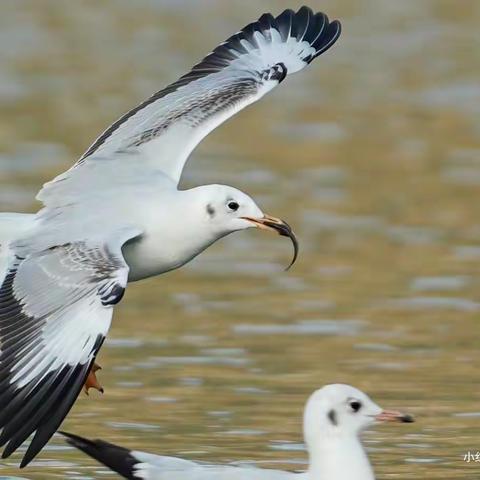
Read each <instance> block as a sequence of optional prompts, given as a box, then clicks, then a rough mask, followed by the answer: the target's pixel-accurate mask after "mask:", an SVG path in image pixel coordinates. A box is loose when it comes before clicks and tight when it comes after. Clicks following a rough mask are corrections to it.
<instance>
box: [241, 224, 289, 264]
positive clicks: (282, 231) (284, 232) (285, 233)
mask: <svg viewBox="0 0 480 480" xmlns="http://www.w3.org/2000/svg"><path fill="white" fill-rule="evenodd" d="M243 219H244V220H248V221H250V222H252V223H253V224H254V225H255V226H256V227H258V228H262V229H264V230H273V231H275V232H277V233H278V234H279V235H280V236H282V237H288V238H290V240H291V242H292V245H293V258H292V261H291V262H290V264H289V265H288V267H287V268H286V269H285V270H289V269H290V267H291V266H292V265H293V264H294V263H295V261H296V260H297V257H298V240H297V237H296V236H295V233H294V232H293V230H292V228H291V227H290V225H289V224H288V223H287V222H285V221H284V220H280V219H279V218H276V217H272V216H270V215H264V216H263V217H262V218H251V217H243Z"/></svg>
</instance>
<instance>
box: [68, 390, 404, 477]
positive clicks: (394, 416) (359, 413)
mask: <svg viewBox="0 0 480 480" xmlns="http://www.w3.org/2000/svg"><path fill="white" fill-rule="evenodd" d="M375 422H405V423H410V422H413V418H412V417H411V416H410V415H407V414H404V413H400V412H396V411H392V410H382V409H381V408H380V407H379V406H378V405H376V404H375V403H373V401H372V400H371V399H370V398H369V397H368V396H367V395H365V394H364V393H363V392H361V391H360V390H358V389H356V388H354V387H351V386H350V385H342V384H336V385H327V386H325V387H323V388H321V389H320V390H317V391H316V392H315V393H313V395H312V396H311V397H310V399H309V400H308V402H307V405H306V407H305V413H304V437H305V442H306V445H307V449H308V455H309V467H308V471H307V472H304V473H292V472H286V471H280V470H270V469H263V468H262V469H260V468H252V467H248V468H241V467H237V466H231V465H211V464H205V463H198V462H193V461H190V460H184V459H181V458H177V457H165V456H160V455H154V454H151V453H146V452H140V451H136V450H128V449H126V448H123V447H119V446H117V445H113V444H112V443H108V442H104V441H102V440H87V439H86V438H82V437H80V436H78V435H73V434H71V433H67V432H60V433H61V434H62V435H64V436H65V437H67V442H68V443H69V444H70V445H73V446H74V447H77V448H79V449H80V450H82V451H83V452H85V453H86V454H87V455H90V456H91V457H93V458H94V459H95V460H97V461H99V462H100V463H103V464H104V465H106V466H107V467H109V468H110V469H112V470H114V471H115V472H117V473H119V474H120V475H121V476H122V477H124V478H128V479H130V480H135V479H139V478H142V479H144V480H164V479H165V480H167V479H168V480H317V479H322V478H324V479H335V480H374V478H375V477H374V474H373V471H372V467H371V465H370V462H369V460H368V457H367V454H366V453H365V450H364V449H363V446H362V443H361V441H360V439H359V434H360V433H361V432H362V431H363V430H364V429H365V428H367V427H368V426H370V425H372V424H373V423H375Z"/></svg>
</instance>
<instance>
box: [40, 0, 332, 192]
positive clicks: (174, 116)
mask: <svg viewBox="0 0 480 480" xmlns="http://www.w3.org/2000/svg"><path fill="white" fill-rule="evenodd" d="M339 35H340V23H339V22H338V21H333V22H329V20H328V17H327V16H326V15H325V14H323V13H313V12H312V10H311V9H310V8H308V7H302V8H300V10H299V11H298V12H296V13H295V12H293V11H292V10H285V11H284V12H283V13H282V14H280V15H279V16H278V17H276V18H274V17H273V16H272V15H271V14H264V15H262V16H261V17H260V18H259V20H258V21H256V22H254V23H251V24H249V25H247V26H246V27H245V28H244V29H242V30H241V31H240V32H238V33H236V34H235V35H233V36H232V37H230V38H229V39H228V40H226V41H225V42H223V43H222V44H220V45H219V46H218V47H217V48H215V50H213V52H212V53H210V54H209V55H207V56H206V57H205V58H204V59H203V60H202V61H201V62H200V63H198V64H197V65H195V66H194V67H193V68H192V70H191V71H190V72H189V73H187V74H186V75H184V76H183V77H181V78H180V79H179V80H177V81H176V82H175V83H172V84H171V85H169V86H168V87H166V88H165V89H163V90H161V91H159V92H157V93H155V94H154V95H153V96H152V97H150V98H149V99H148V100H146V101H145V102H143V103H142V104H141V105H138V106H137V107H135V108H134V109H133V110H131V111H129V112H128V113H126V114H125V115H124V116H123V117H121V118H120V119H119V120H118V121H116V122H115V123H114V124H113V125H111V126H110V127H109V128H108V129H107V130H106V131H105V132H104V133H102V135H100V137H99V138H98V139H97V140H96V141H95V142H94V143H93V145H92V146H91V147H90V148H89V149H88V150H87V151H86V153H85V154H84V155H83V157H82V158H81V159H80V160H79V162H78V163H77V164H76V165H75V167H74V168H73V169H71V170H70V171H69V172H68V174H69V175H72V174H74V172H75V170H76V169H79V168H80V167H81V166H82V165H83V164H86V163H89V162H94V161H98V162H102V161H103V162H105V161H106V160H107V159H112V158H115V159H116V161H117V162H118V163H119V164H124V163H125V162H131V163H133V164H134V166H133V167H132V168H138V162H142V167H143V168H147V167H150V169H151V170H156V171H161V172H163V173H164V174H166V175H167V176H168V177H170V178H171V179H172V180H173V181H174V182H176V183H178V181H179V179H180V176H181V173H182V169H183V167H184V164H185V162H186V160H187V158H188V156H189V154H190V152H191V151H192V150H193V149H194V148H195V146H196V145H197V144H198V143H199V142H200V141H201V140H202V139H203V138H204V137H205V136H206V135H207V134H208V133H209V132H211V131H212V130H213V129H214V128H216V127H217V126H218V125H220V124H221V123H222V122H224V121H225V120H227V119H228V118H229V117H231V116H232V115H234V114H235V113H236V112H238V111H239V110H241V109H243V108H244V107H246V106H247V105H249V104H251V103H253V102H255V101H256V100H258V99H260V98H261V97H262V96H263V95H265V94H266V93H267V92H268V91H270V90H271V89H273V88H274V87H275V86H277V85H278V84H279V83H280V82H281V81H282V80H283V79H284V78H285V77H286V76H287V75H289V74H291V73H295V72H297V71H299V70H301V69H302V68H304V67H305V66H307V65H308V64H309V63H310V62H311V61H312V60H313V59H314V58H316V57H317V56H318V55H320V54H321V53H323V52H325V51H326V50H328V49H329V48H330V47H331V46H332V45H333V44H334V43H335V41H336V40H337V38H338V37H339ZM112 167H113V168H115V167H114V166H113V165H112ZM61 178H62V179H64V178H65V176H64V175H63V176H61ZM54 187H55V183H54V182H53V183H52V182H51V183H50V184H47V186H46V187H45V188H44V191H42V192H41V194H40V196H39V199H41V200H42V201H43V200H44V198H45V197H46V196H47V194H48V190H50V189H52V188H54Z"/></svg>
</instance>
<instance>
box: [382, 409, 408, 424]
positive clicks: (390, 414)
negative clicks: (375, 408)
mask: <svg viewBox="0 0 480 480" xmlns="http://www.w3.org/2000/svg"><path fill="white" fill-rule="evenodd" d="M375 420H377V421H378V422H400V423H413V422H414V421H415V420H414V418H413V417H412V416H411V415H409V414H408V413H402V412H396V411H394V410H384V411H383V412H381V413H379V414H378V415H376V416H375Z"/></svg>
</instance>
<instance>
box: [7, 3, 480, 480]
mask: <svg viewBox="0 0 480 480" xmlns="http://www.w3.org/2000/svg"><path fill="white" fill-rule="evenodd" d="M308 4H309V5H310V6H311V7H312V8H313V9H316V10H323V11H325V12H326V13H327V14H328V15H329V16H330V18H339V19H340V20H341V21H342V23H343V27H344V28H343V35H342V37H341V38H340V40H339V42H338V43H337V44H336V45H335V46H334V47H333V48H332V49H331V50H330V51H329V52H328V53H327V54H325V55H324V56H322V57H320V58H319V59H318V60H317V61H315V62H314V63H313V64H312V65H311V67H310V68H308V69H307V70H305V71H303V72H301V74H299V75H296V76H294V77H293V78H292V77H289V78H288V81H286V82H285V83H284V84H282V85H281V86H280V88H278V89H276V90H275V91H274V92H273V93H272V94H270V95H269V96H267V97H266V98H264V99H263V100H262V101H261V102H260V103H257V104H255V105H254V106H252V107H250V108H248V109H247V110H246V111H243V112H242V113H240V114H239V115H238V116H236V117H235V118H234V119H232V120H231V121H229V122H228V123H227V124H226V125H224V126H222V127H221V128H220V129H218V130H216V131H215V132H214V133H213V134H211V135H210V136H209V137H208V139H207V140H206V141H204V142H203V143H202V144H201V146H200V148H198V149H197V150H196V151H195V152H194V154H193V158H192V160H191V162H190V164H189V165H188V168H187V170H186V173H185V176H184V178H183V182H182V185H183V186H184V187H186V188H188V187H189V186H193V185H197V184H202V183H220V182H221V183H227V184H232V185H235V186H236V187H238V188H241V189H244V190H246V191H248V192H249V193H251V194H252V196H253V197H254V198H255V199H256V200H257V201H258V203H259V204H260V205H261V207H262V208H263V209H264V211H267V212H269V213H271V214H273V215H277V216H281V217H282V218H285V219H287V220H288V221H289V223H291V225H293V226H294V227H295V229H296V231H297V233H298V235H299V238H300V243H301V256H300V259H299V261H298V262H297V264H296V265H295V266H294V268H292V270H291V271H289V272H284V271H283V266H285V265H286V264H287V263H288V260H289V258H290V254H291V252H290V245H289V243H288V241H287V240H284V239H281V238H279V237H274V236H268V235H265V234H260V233H256V232H252V231H249V232H244V233H238V234H236V235H232V236H231V237H229V238H226V239H225V240H223V241H221V242H219V243H218V244H216V245H214V246H213V247H211V248H210V249H208V251H206V252H205V253H204V254H202V255H201V256H200V257H199V258H198V259H196V260H195V261H193V262H192V263H191V264H189V265H188V266H186V267H184V268H183V269H181V270H179V271H176V272H173V273H169V274H168V275H165V276H161V277H158V278H156V279H153V280H149V281H145V282H142V283H141V284H133V285H131V286H130V288H129V289H128V292H127V295H126V298H125V301H124V302H123V303H121V304H120V306H119V308H117V310H116V315H115V318H114V322H113V326H112V329H111V332H110V337H109V339H108V341H107V342H106V344H105V346H104V348H103V349H102V351H101V353H100V356H99V358H98V361H99V363H100V364H101V365H102V366H103V370H102V371H101V372H100V379H101V382H102V383H103V385H104V387H105V389H106V392H105V394H104V395H103V396H101V395H99V394H97V392H92V393H91V395H90V396H89V397H87V396H85V395H83V394H82V395H81V396H80V398H79V400H78V401H77V403H76V405H75V407H74V408H73V410H72V412H71V414H70V415H69V416H68V417H67V419H66V421H65V422H64V424H63V429H65V430H67V431H72V432H75V433H78V434H82V435H85V436H89V437H100V438H104V439H106V440H109V441H112V442H116V443H119V444H121V445H124V446H127V447H132V448H135V449H139V450H140V449H143V450H151V451H153V452H157V453H163V454H167V455H179V456H184V457H188V458H191V459H197V460H202V461H212V462H241V463H244V462H245V461H247V462H248V463H252V464H254V465H258V466H262V467H263V466H264V467H275V468H286V469H291V470H296V469H298V470H302V469H303V468H305V466H306V460H307V459H306V454H305V451H304V447H303V443H302V432H301V415H302V409H303V405H304V402H305V400H306V397H307V395H309V393H310V392H311V391H313V390H314V389H316V388H317V387H320V386H322V385H323V384H326V383H331V382H346V383H351V384H353V385H355V386H357V387H359V388H361V389H363V390H365V391H367V392H368V393H369V394H370V395H371V396H372V397H373V399H375V400H376V401H377V402H378V403H380V404H381V405H382V406H384V407H385V408H398V409H404V410H407V411H409V412H410V413H413V414H414V415H415V416H416V417H417V423H415V424H413V425H389V426H382V427H376V428H375V429H374V430H373V431H371V432H368V433H367V434H366V436H365V441H366V444H367V447H368V449H369V452H370V456H371V458H372V461H373V463H374V465H375V468H376V472H377V475H378V478H380V479H394V478H402V479H410V478H411V479H414V478H429V479H444V478H449V479H465V480H466V479H472V478H477V477H478V476H480V464H479V463H466V462H464V460H463V457H464V455H465V454H466V453H467V452H468V451H472V452H477V451H478V450H480V443H479V438H480V407H479V401H480V391H479V388H478V382H479V377H480V375H479V371H480V360H479V355H478V344H479V341H478V337H479V333H480V330H479V327H478V322H479V319H478V317H479V312H480V296H479V293H478V292H479V287H480V285H479V284H480V281H479V278H480V277H479V267H480V220H479V219H480V201H479V200H480V197H479V193H480V142H479V137H480V123H479V118H480V116H479V115H480V84H479V81H478V72H479V67H480V57H479V54H478V45H479V42H480V34H479V29H478V25H479V22H480V3H479V2H477V1H475V0H471V1H468V0H462V1H455V0H423V1H421V2H420V1H416V0H404V1H401V2H399V1H396V0H361V1H354V0H324V1H318V0H310V2H308ZM300 5H301V2H299V1H297V0H291V1H283V0H281V1H279V0H277V1H273V0H267V1H262V2H258V1H251V0H243V1H228V2H226V1H222V0H203V1H187V0H136V1H135V2H133V1H127V0H115V1H113V0H112V1H102V2H96V1H93V0H91V1H87V0H85V1H80V2H59V1H53V0H52V1H50V0H44V1H42V2H38V1H35V0H18V1H15V2H13V1H6V2H2V4H1V6H0V11H1V15H0V43H1V45H2V48H1V49H0V108H1V115H0V206H1V210H2V211H22V212H23V211H25V212H27V211H28V212H32V211H35V210H36V209H38V207H39V205H38V204H37V203H35V201H34V196H35V194H36V192H37V191H38V190H39V188H40V186H41V185H42V183H43V182H45V181H47V180H49V179H51V178H52V177H53V176H55V175H56V174H58V173H60V172H61V171H63V170H65V169H66V168H68V167H69V166H70V165H71V164H72V163H73V162H75V160H76V159H77V158H78V157H79V156H80V155H81V154H82V152H83V151H84V150H86V148H87V147H88V146H89V145H90V143H92V141H93V140H94V139H95V137H96V136H97V135H99V133H100V132H101V131H102V130H104V129H105V128H106V127H107V126H108V125H109V124H110V123H111V122H112V121H114V120H116V119H117V118H118V117H119V116H120V114H122V113H123V112H124V111H126V110H129V109H130V108H132V107H133V106H135V105H136V104H137V103H139V102H140V101H142V100H143V99H144V98H146V97H147V96H149V95H150V94H151V93H153V92H154V91H156V90H159V89H160V88H161V87H163V86H165V85H166V84H168V83H170V82H172V81H174V80H175V79H177V78H178V77H179V76H180V75H182V74H183V73H185V72H186V71H187V70H188V69H189V68H190V67H191V66H192V65H193V64H194V63H196V62H197V61H199V60H200V59H201V58H202V57H203V56H204V55H205V54H206V53H208V52H209V51H210V50H212V49H213V48H214V47H215V46H216V45H217V44H218V43H219V42H221V41H223V40H224V39H225V38H227V37H228V36H230V35H231V34H232V33H234V32H236V31H238V30H239V29H240V27H242V26H243V25H245V24H247V23H249V22H251V21H253V20H255V19H257V18H258V16H259V15H260V14H261V13H263V12H265V11H271V12H272V13H274V14H278V13H279V12H280V11H281V10H282V9H283V8H287V7H291V8H298V7H299V6H300ZM18 461H19V456H18V455H17V456H14V457H12V458H11V459H8V460H6V461H3V462H2V463H1V465H0V475H3V476H6V477H8V476H9V475H12V476H17V477H20V476H22V475H23V476H24V477H26V478H29V479H45V478H49V479H50V478H68V479H92V478H105V479H107V478H115V476H113V475H111V474H109V473H108V472H107V470H106V469H103V468H102V467H100V466H99V465H97V464H95V463H94V462H93V461H91V460H90V459H89V458H87V457H85V456H83V455H82V454H80V453H78V452H76V451H73V450H71V449H69V448H67V447H66V446H65V444H64V442H63V440H62V439H61V438H55V439H54V440H53V441H51V442H50V444H49V446H48V447H47V448H45V449H44V451H43V453H42V454H41V455H39V457H38V458H37V460H36V461H35V462H34V463H33V464H32V465H31V466H30V467H29V468H28V469H27V470H25V471H21V472H20V471H19V470H17V469H16V465H17V464H18ZM346 461H348V458H346ZM2 478H3V477H2Z"/></svg>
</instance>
